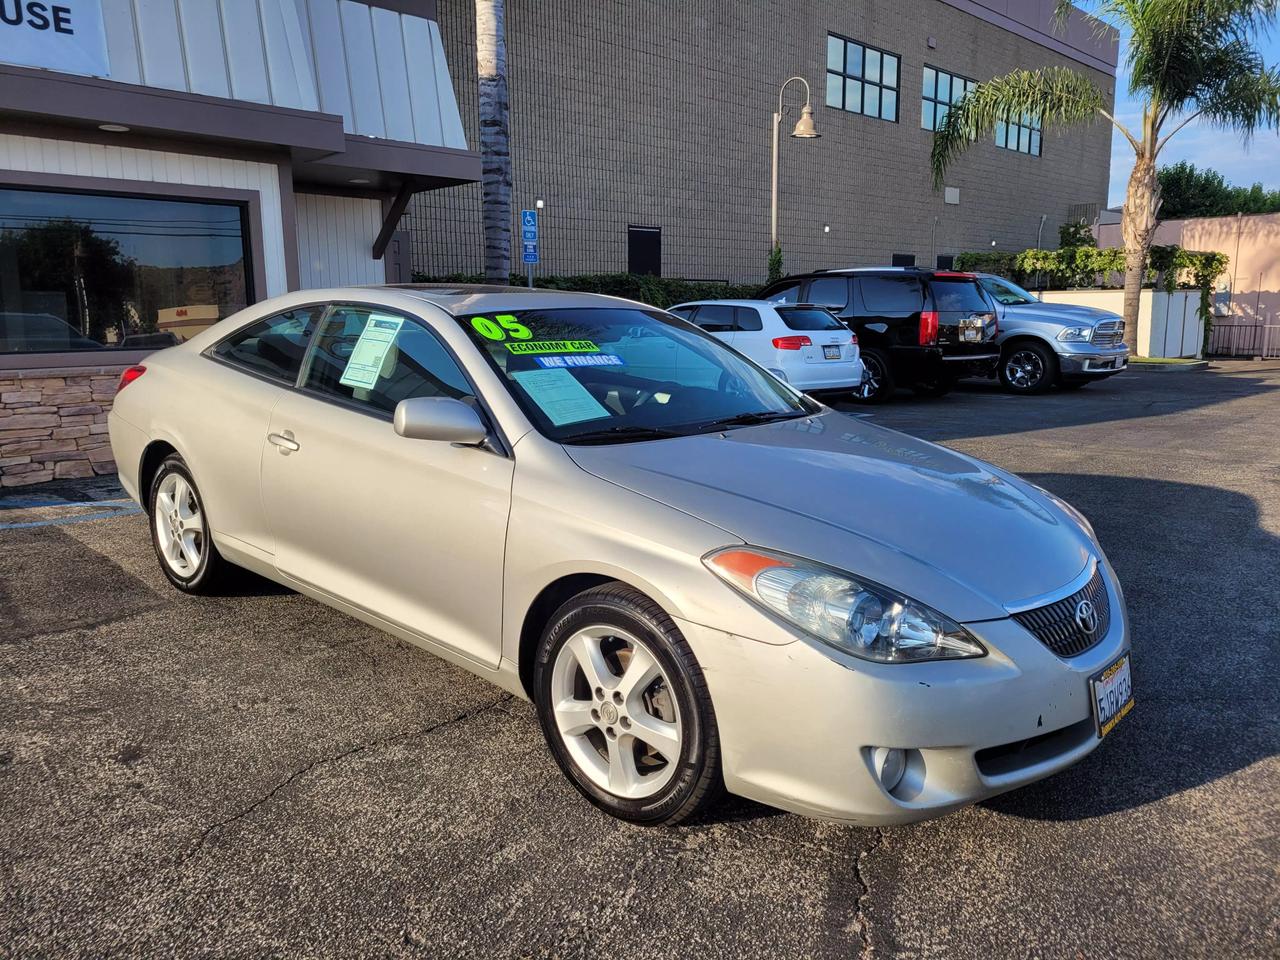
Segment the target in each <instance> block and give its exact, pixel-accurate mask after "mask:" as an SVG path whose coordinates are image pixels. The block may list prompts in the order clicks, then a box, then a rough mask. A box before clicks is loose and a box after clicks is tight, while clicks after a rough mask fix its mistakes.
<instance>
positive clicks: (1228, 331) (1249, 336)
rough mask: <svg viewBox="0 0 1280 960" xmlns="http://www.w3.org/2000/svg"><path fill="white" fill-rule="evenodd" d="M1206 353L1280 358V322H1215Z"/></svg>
mask: <svg viewBox="0 0 1280 960" xmlns="http://www.w3.org/2000/svg"><path fill="white" fill-rule="evenodd" d="M1205 353H1206V355H1208V356H1211V357H1266V358H1267V359H1271V360H1277V359H1280V323H1232V324H1214V327H1213V330H1212V332H1210V334H1209V347H1208V349H1207V350H1206V351H1205Z"/></svg>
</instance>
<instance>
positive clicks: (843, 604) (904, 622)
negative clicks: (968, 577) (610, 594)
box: [702, 547, 987, 663]
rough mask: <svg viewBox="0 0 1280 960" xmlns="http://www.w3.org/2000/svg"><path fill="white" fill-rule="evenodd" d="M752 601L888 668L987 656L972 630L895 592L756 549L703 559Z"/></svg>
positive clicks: (726, 550) (716, 553)
mask: <svg viewBox="0 0 1280 960" xmlns="http://www.w3.org/2000/svg"><path fill="white" fill-rule="evenodd" d="M702 562H703V563H705V564H706V565H707V567H708V568H709V569H710V570H711V572H712V573H714V574H716V576H718V577H720V579H722V580H724V582H725V583H727V584H729V586H731V587H733V589H735V590H737V591H738V592H739V593H741V594H742V595H743V596H745V597H746V598H747V599H748V600H751V601H753V602H754V603H757V604H759V605H760V606H762V607H764V608H765V609H766V610H768V611H770V612H771V613H774V614H776V615H777V616H779V617H781V618H782V619H783V620H785V621H787V622H788V623H790V624H793V625H794V626H796V627H799V628H800V629H801V630H803V631H804V632H805V633H808V634H810V635H811V636H813V637H816V638H817V639H819V640H821V641H822V642H824V643H827V644H829V645H831V646H833V647H835V648H836V649H837V650H841V651H843V652H845V653H849V654H852V655H853V656H855V657H861V658H862V659H864V660H876V661H879V662H881V663H912V662H919V661H921V660H947V659H956V658H964V657H982V656H985V655H986V652H987V651H986V649H985V648H984V647H983V646H982V644H980V643H979V642H978V641H977V640H976V639H975V638H974V637H973V635H972V634H970V633H969V631H968V630H966V629H965V628H964V627H962V626H961V625H960V624H958V623H956V622H955V621H954V620H951V619H950V618H948V617H944V616H943V615H942V614H940V613H938V611H936V610H934V609H932V608H930V607H926V606H925V605H924V604H923V603H920V602H918V601H916V600H912V599H911V598H910V597H907V596H904V595H903V594H900V593H898V592H896V591H894V590H890V589H888V588H887V587H882V586H880V585H879V584H876V583H870V582H868V581H865V580H862V579H860V578H858V577H854V576H852V575H851V574H847V573H842V572H841V571H839V570H833V569H832V568H830V567H826V566H823V565H822V564H819V563H814V562H813V561H810V560H802V559H800V558H799V557H792V556H788V555H787V554H783V553H774V552H773V551H770V550H760V549H757V548H755V547H725V548H724V549H723V550H716V551H714V552H712V553H709V554H707V555H706V556H705V557H703V558H702Z"/></svg>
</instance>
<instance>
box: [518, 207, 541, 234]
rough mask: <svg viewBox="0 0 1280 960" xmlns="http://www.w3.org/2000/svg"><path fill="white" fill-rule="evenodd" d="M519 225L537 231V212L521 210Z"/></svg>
mask: <svg viewBox="0 0 1280 960" xmlns="http://www.w3.org/2000/svg"><path fill="white" fill-rule="evenodd" d="M520 225H521V226H522V227H531V228H533V229H534V230H537V229H538V211H537V210H521V211H520Z"/></svg>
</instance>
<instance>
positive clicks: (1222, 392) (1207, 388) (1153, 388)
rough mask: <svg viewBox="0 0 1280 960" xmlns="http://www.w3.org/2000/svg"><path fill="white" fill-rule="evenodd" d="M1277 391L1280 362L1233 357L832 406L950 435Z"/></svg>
mask: <svg viewBox="0 0 1280 960" xmlns="http://www.w3.org/2000/svg"><path fill="white" fill-rule="evenodd" d="M1276 391H1280V363H1275V362H1269V363H1260V364H1252V363H1249V362H1245V361H1225V362H1215V363H1211V364H1210V367H1209V369H1208V370H1207V371H1205V370H1196V371H1175V372H1169V371H1152V370H1136V369H1133V370H1130V371H1128V372H1126V373H1123V374H1120V375H1118V376H1115V377H1111V378H1108V379H1106V380H1102V381H1099V382H1097V383H1091V384H1089V385H1088V386H1086V387H1085V388H1083V389H1081V390H1060V389H1057V388H1055V389H1052V390H1050V391H1048V392H1047V393H1043V394H1038V395H1035V396H1017V395H1014V394H1010V393H1006V392H1005V391H1004V390H1003V389H1002V388H1001V387H1000V385H999V383H997V382H996V381H994V380H963V381H961V382H960V383H959V384H958V385H957V386H956V388H955V390H954V391H952V392H951V393H949V394H948V395H947V396H945V397H938V398H932V397H921V396H917V395H915V394H913V393H911V392H910V391H906V390H899V391H898V393H897V394H896V395H895V397H894V399H893V400H892V401H890V402H889V403H885V404H877V405H872V404H864V403H858V402H856V401H853V400H844V401H837V402H834V403H832V406H834V407H835V408H836V409H837V410H840V411H842V412H844V413H848V414H851V415H853V416H859V417H866V418H867V419H868V420H870V421H871V422H872V423H876V424H878V425H880V426H884V427H889V428H891V429H894V430H903V431H905V432H907V433H910V434H912V435H913V436H918V437H920V438H922V439H924V440H933V441H935V442H945V441H948V440H959V439H965V438H978V437H991V436H1004V435H1009V434H1015V433H1023V432H1028V431H1032V430H1043V429H1045V428H1047V427H1053V428H1064V427H1065V428H1069V427H1076V426H1085V425H1092V424H1099V423H1109V422H1120V421H1126V420H1137V419H1142V418H1146V417H1167V416H1170V415H1173V414H1178V413H1185V412H1188V411H1192V410H1196V409H1200V408H1204V407H1210V406H1214V405H1216V404H1221V403H1227V402H1230V401H1234V400H1241V399H1244V398H1248V397H1252V396H1259V395H1265V394H1269V393H1275V392H1276Z"/></svg>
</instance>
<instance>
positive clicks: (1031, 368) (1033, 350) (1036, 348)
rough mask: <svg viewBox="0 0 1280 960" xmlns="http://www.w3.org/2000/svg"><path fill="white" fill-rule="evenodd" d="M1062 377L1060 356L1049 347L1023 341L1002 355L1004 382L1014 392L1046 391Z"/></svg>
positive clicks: (1002, 378)
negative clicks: (1059, 376) (1059, 367)
mask: <svg viewBox="0 0 1280 960" xmlns="http://www.w3.org/2000/svg"><path fill="white" fill-rule="evenodd" d="M1057 378H1058V358H1057V357H1056V356H1055V355H1054V353H1053V351H1052V350H1050V349H1049V348H1048V347H1045V346H1041V345H1040V344H1038V343H1034V342H1030V341H1023V342H1021V343H1015V344H1013V345H1012V346H1010V347H1008V348H1007V349H1006V350H1005V352H1004V353H1003V354H1001V356H1000V384H1001V386H1003V387H1004V388H1005V389H1006V390H1007V391H1009V392H1010V393H1027V394H1031V393H1044V392H1045V391H1046V390H1048V389H1049V388H1050V387H1051V386H1053V382H1054V381H1055V380H1056V379H1057Z"/></svg>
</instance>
